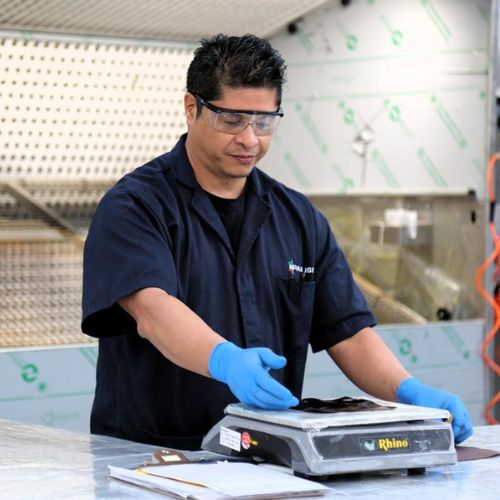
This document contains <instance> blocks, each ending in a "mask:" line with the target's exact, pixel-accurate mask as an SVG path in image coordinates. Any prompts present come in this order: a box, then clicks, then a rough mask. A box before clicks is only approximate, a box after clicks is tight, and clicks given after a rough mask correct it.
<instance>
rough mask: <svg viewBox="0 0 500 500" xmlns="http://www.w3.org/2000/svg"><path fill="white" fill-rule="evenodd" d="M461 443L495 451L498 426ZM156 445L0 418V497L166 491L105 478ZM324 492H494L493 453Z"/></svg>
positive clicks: (348, 482)
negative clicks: (114, 467)
mask: <svg viewBox="0 0 500 500" xmlns="http://www.w3.org/2000/svg"><path fill="white" fill-rule="evenodd" d="M464 445H467V446H477V447H481V448H489V449H493V450H497V451H500V426H487V427H486V426H485V427H476V428H475V429H474V435H473V436H472V437H471V438H470V439H468V440H467V441H466V442H465V443H464ZM155 448H157V447H154V446H151V445H145V444H138V443H133V442H130V441H124V440H121V439H115V438H111V437H107V436H96V435H90V434H85V433H79V432H71V431H66V430H62V429H56V428H53V427H42V426H37V425H29V424H23V423H19V422H13V421H10V420H2V419H0V498H1V499H9V500H10V499H16V500H18V499H28V498H29V499H38V498H46V499H51V500H53V499H58V498H64V499H75V498H79V499H94V498H115V499H127V498H158V499H161V498H167V497H166V496H165V495H161V494H159V493H155V492H152V491H148V490H145V489H142V488H139V487H137V486H133V485H128V484H126V483H122V482H120V481H117V480H115V479H110V478H109V474H108V465H118V466H123V467H135V466H138V465H140V464H142V463H143V462H144V461H145V460H150V459H151V452H152V451H153V450H154V449H155ZM327 484H328V486H330V487H331V488H332V490H331V492H329V494H328V495H327V497H329V498H331V497H333V498H341V497H343V498H352V497H355V498H383V499H392V498H394V499H396V498H397V499H405V500H408V499H411V498H415V499H419V500H434V499H435V500H444V499H448V498H450V499H469V498H470V499H474V500H476V499H479V500H489V499H497V500H498V499H500V456H497V457H493V458H488V459H484V460H475V461H470V462H459V463H458V464H456V465H451V466H441V467H433V468H429V469H427V471H426V473H425V474H422V475H410V476H409V475H407V474H406V472H397V473H388V472H387V473H376V474H366V475H365V474H362V475H350V476H348V477H340V478H337V479H335V480H333V481H330V482H329V483H327Z"/></svg>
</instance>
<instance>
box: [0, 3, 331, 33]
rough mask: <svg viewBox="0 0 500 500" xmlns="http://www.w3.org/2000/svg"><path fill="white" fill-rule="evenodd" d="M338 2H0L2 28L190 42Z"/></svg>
mask: <svg viewBox="0 0 500 500" xmlns="http://www.w3.org/2000/svg"><path fill="white" fill-rule="evenodd" d="M328 3H330V4H338V3H339V2H338V0H333V1H332V0H0V29H4V30H5V29H8V30H12V29H14V30H22V31H44V32H51V33H71V34H84V35H99V36H115V37H125V38H127V37H133V38H147V39H156V40H172V41H187V42H189V41H193V42H197V41H198V40H200V39H201V38H203V37H207V36H210V35H212V34H215V33H225V34H228V35H242V34H245V33H253V34H256V35H258V36H262V37H268V36H270V35H272V34H274V33H275V32H276V31H278V30H280V29H281V28H283V27H285V26H287V25H288V24H289V23H291V22H292V21H295V20H297V19H298V18H300V17H302V16H303V15H305V14H306V13H308V12H311V11H312V10H315V9H317V8H318V7H321V6H323V5H325V4H328Z"/></svg>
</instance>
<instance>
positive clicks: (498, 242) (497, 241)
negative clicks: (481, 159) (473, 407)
mask: <svg viewBox="0 0 500 500" xmlns="http://www.w3.org/2000/svg"><path fill="white" fill-rule="evenodd" d="M498 160H500V154H497V153H495V154H494V155H492V157H491V158H490V161H489V162H488V194H489V199H490V210H491V213H490V223H489V229H490V234H491V238H492V241H493V251H492V252H491V254H490V255H489V256H488V258H487V259H486V260H485V261H484V262H483V264H482V265H481V267H480V268H479V269H478V271H477V273H476V287H477V289H478V290H479V293H480V294H481V295H482V296H483V297H484V299H485V300H486V301H487V302H488V304H490V305H491V307H492V309H493V326H492V327H491V329H490V331H489V332H488V334H487V335H486V338H485V339H484V342H483V345H482V346H481V357H482V358H483V360H484V362H485V363H486V364H487V365H488V367H489V368H490V369H491V370H492V371H493V372H494V373H495V374H496V375H497V376H499V377H500V365H498V363H496V362H495V360H494V359H492V358H491V357H490V356H489V355H488V352H487V351H488V346H489V345H490V343H491V342H492V341H493V339H494V338H495V335H496V334H497V332H498V331H499V330H500V304H499V303H498V301H497V300H496V298H495V297H493V296H492V295H490V294H489V293H488V292H487V291H486V290H485V289H484V287H483V285H482V282H481V279H482V277H483V274H484V273H485V271H486V269H487V268H488V267H489V266H490V264H491V263H492V262H495V263H496V265H497V269H496V271H495V278H496V277H498V274H499V271H500V235H499V234H498V233H497V231H496V228H495V223H494V206H495V203H496V196H495V187H494V181H493V179H494V176H493V172H494V169H495V166H496V162H497V161H498ZM499 402H500V391H498V392H497V394H496V395H495V396H494V397H493V398H492V399H491V400H490V401H489V402H488V404H487V405H486V408H485V410H484V416H485V418H486V421H487V422H488V423H489V424H498V423H499V422H498V420H496V419H495V418H494V417H493V415H492V414H491V411H492V410H493V408H494V407H495V405H496V404H497V403H499Z"/></svg>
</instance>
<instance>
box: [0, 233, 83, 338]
mask: <svg viewBox="0 0 500 500" xmlns="http://www.w3.org/2000/svg"><path fill="white" fill-rule="evenodd" d="M81 281H82V262H81V247H80V248H78V246H77V245H75V244H74V243H71V242H65V241H59V242H58V241H39V242H0V346H1V347H18V346H30V345H53V344H63V343H80V342H91V341H92V339H90V338H89V337H86V336H85V335H83V334H82V333H81V332H80V310H81V306H80V302H81Z"/></svg>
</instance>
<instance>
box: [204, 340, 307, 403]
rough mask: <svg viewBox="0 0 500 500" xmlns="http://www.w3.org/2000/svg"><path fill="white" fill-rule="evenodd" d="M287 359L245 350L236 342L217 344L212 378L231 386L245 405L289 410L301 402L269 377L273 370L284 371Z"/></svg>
mask: <svg viewBox="0 0 500 500" xmlns="http://www.w3.org/2000/svg"><path fill="white" fill-rule="evenodd" d="M285 365H286V358H284V357H283V356H278V355H277V354H274V352H273V351H271V349H268V348H267V347H252V348H249V349H242V348H241V347H238V346H236V345H234V344H233V343H232V342H221V343H220V344H217V345H216V346H215V347H214V349H213V350H212V353H211V354H210V359H209V361H208V369H209V371H210V373H211V375H212V377H213V378H214V379H216V380H218V381H219V382H224V383H225V384H227V385H228V386H229V388H230V389H231V392H232V393H233V394H234V395H235V396H236V397H237V398H238V399H239V400H240V401H241V402H242V403H245V404H248V405H253V406H257V407H258V408H263V409H265V410H286V409H287V408H290V406H296V405H297V404H299V401H298V399H297V398H296V397H295V396H294V395H293V394H292V393H291V392H290V391H289V390H288V389H287V388H286V387H285V386H283V385H281V384H280V383H279V382H278V381H277V380H274V379H273V378H272V377H271V375H269V369H270V368H283V367H284V366H285Z"/></svg>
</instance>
